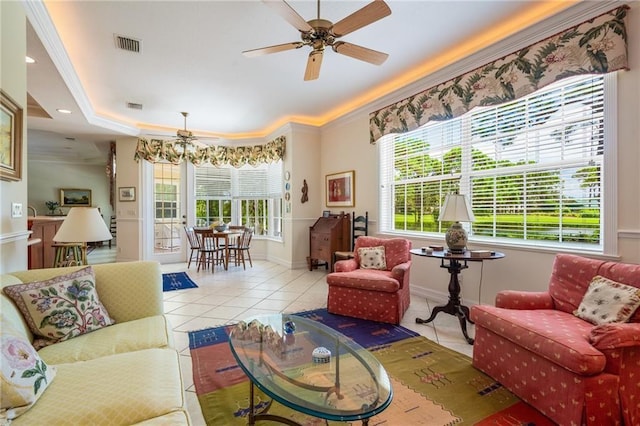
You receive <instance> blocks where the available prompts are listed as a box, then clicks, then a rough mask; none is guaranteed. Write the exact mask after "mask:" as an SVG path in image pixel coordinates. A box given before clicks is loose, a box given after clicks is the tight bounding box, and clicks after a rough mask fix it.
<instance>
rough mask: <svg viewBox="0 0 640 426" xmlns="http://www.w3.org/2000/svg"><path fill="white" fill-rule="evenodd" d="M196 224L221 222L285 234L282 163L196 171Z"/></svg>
mask: <svg viewBox="0 0 640 426" xmlns="http://www.w3.org/2000/svg"><path fill="white" fill-rule="evenodd" d="M195 186H196V225H199V226H202V225H208V224H210V223H211V222H214V221H218V222H224V223H232V224H242V225H245V226H252V227H253V228H254V229H255V235H264V236H271V237H280V236H281V235H282V162H281V161H279V162H277V163H271V164H261V165H258V166H257V167H253V166H243V167H241V168H239V169H236V168H234V167H231V166H225V167H214V166H209V165H207V166H202V167H197V168H196V182H195Z"/></svg>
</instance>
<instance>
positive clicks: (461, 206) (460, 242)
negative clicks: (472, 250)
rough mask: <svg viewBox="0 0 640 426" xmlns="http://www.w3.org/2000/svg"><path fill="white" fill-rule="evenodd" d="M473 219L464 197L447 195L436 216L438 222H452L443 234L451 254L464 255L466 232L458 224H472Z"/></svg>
mask: <svg viewBox="0 0 640 426" xmlns="http://www.w3.org/2000/svg"><path fill="white" fill-rule="evenodd" d="M474 220H475V217H474V216H473V211H472V210H471V206H470V205H469V202H468V201H467V197H466V195H460V194H449V195H447V196H446V198H445V199H444V205H443V206H442V210H441V211H440V216H438V221H440V222H453V224H452V225H451V227H450V228H449V229H448V230H447V232H446V234H445V241H446V242H447V246H448V247H449V251H450V252H451V253H464V251H465V249H466V247H467V231H465V230H464V228H463V227H462V225H461V224H460V222H473V221H474Z"/></svg>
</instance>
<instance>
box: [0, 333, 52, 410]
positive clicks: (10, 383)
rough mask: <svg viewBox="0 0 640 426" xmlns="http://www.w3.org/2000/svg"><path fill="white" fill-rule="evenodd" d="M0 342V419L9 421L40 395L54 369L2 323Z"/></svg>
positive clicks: (21, 336) (23, 338)
mask: <svg viewBox="0 0 640 426" xmlns="http://www.w3.org/2000/svg"><path fill="white" fill-rule="evenodd" d="M0 339H1V345H2V355H0V379H1V380H2V386H1V387H2V395H1V398H0V401H1V408H0V419H2V418H5V419H7V420H12V419H14V418H16V417H18V416H19V415H20V414H22V413H24V412H25V411H27V410H28V409H29V408H30V407H31V406H32V405H33V404H34V403H35V402H36V400H37V399H38V398H39V397H40V396H41V395H42V394H43V393H44V391H45V389H46V388H47V386H49V385H50V384H51V381H52V380H53V378H54V377H55V375H56V368H55V367H52V366H48V365H47V364H45V362H44V361H43V360H42V359H41V358H40V356H39V355H38V352H36V350H35V348H34V347H33V346H31V343H29V341H28V340H27V339H26V338H25V337H24V336H23V335H21V334H20V333H19V332H18V331H17V330H16V329H15V327H13V326H12V325H11V324H10V323H9V322H7V321H4V320H3V321H2V336H1V337H0Z"/></svg>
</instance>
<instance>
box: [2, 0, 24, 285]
mask: <svg viewBox="0 0 640 426" xmlns="http://www.w3.org/2000/svg"><path fill="white" fill-rule="evenodd" d="M0 29H1V31H2V33H1V35H0V39H1V43H2V45H1V47H0V53H1V56H0V87H2V90H4V91H5V93H7V94H8V95H9V96H10V97H11V98H12V99H13V100H14V101H15V102H17V103H18V105H20V106H21V107H22V109H23V128H22V137H23V145H22V159H21V161H22V180H21V181H18V182H5V181H0V273H4V272H11V271H19V270H22V269H27V238H28V236H29V234H28V232H27V179H26V177H27V172H28V166H27V162H26V159H27V68H26V62H25V56H26V54H27V37H26V30H27V27H26V17H25V13H24V9H23V8H22V3H20V2H7V1H0ZM16 34H17V35H18V36H16ZM20 34H22V35H23V36H22V37H20V36H19V35H20ZM12 203H20V204H22V208H23V214H22V217H20V218H12V217H11V204H12Z"/></svg>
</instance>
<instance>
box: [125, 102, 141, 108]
mask: <svg viewBox="0 0 640 426" xmlns="http://www.w3.org/2000/svg"><path fill="white" fill-rule="evenodd" d="M127 108H130V109H142V104H137V103H135V102H127Z"/></svg>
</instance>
